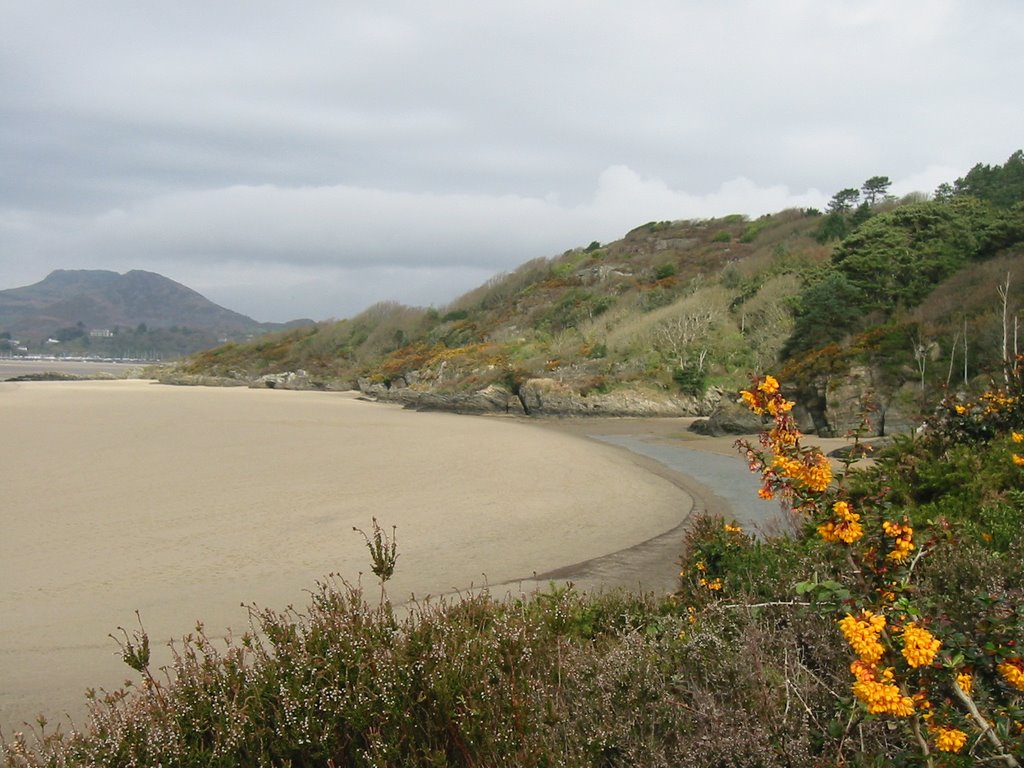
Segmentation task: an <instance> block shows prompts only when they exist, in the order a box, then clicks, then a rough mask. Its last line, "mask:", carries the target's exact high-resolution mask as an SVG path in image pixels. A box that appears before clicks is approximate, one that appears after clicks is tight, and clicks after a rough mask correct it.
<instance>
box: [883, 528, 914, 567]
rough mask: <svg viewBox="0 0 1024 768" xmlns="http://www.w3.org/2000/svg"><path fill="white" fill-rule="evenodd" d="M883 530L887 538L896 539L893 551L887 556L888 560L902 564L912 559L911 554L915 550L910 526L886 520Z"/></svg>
mask: <svg viewBox="0 0 1024 768" xmlns="http://www.w3.org/2000/svg"><path fill="white" fill-rule="evenodd" d="M882 530H883V531H884V532H885V535H886V536H891V537H892V538H893V539H895V541H894V542H893V548H892V551H891V552H889V554H887V555H886V556H885V557H886V559H888V560H892V561H893V562H896V563H902V562H904V561H905V560H906V559H907V558H908V557H910V553H911V551H913V549H914V529H913V528H911V527H910V526H909V525H901V524H899V523H891V522H889V521H888V520H886V521H885V522H883V523H882Z"/></svg>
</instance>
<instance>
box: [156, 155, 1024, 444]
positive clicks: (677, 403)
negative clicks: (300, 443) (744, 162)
mask: <svg viewBox="0 0 1024 768" xmlns="http://www.w3.org/2000/svg"><path fill="white" fill-rule="evenodd" d="M1022 167H1024V155H1022V153H1021V152H1017V153H1015V154H1014V155H1012V156H1011V157H1010V159H1009V160H1008V161H1007V163H1006V164H1005V166H995V167H989V166H980V165H979V166H977V167H976V168H975V169H972V171H971V172H970V173H969V174H967V175H966V176H965V177H964V178H962V179H958V180H957V181H956V182H955V184H947V185H943V187H940V189H939V190H938V191H937V193H936V195H935V196H934V197H933V198H932V199H928V198H927V197H926V196H924V195H912V196H909V197H907V198H905V199H902V200H895V199H892V198H891V197H889V196H887V195H886V194H885V192H886V190H887V188H888V184H889V182H888V179H886V178H885V177H878V176H876V177H872V178H870V179H869V180H868V181H867V182H865V184H864V186H863V187H862V189H860V190H858V189H854V188H851V189H846V190H842V191H840V192H838V193H836V195H835V196H834V198H833V200H832V202H831V203H830V205H829V209H828V210H827V211H825V212H820V211H816V210H803V211H798V210H789V211H782V212H780V213H777V214H773V215H768V216H763V217H761V218H759V219H757V220H754V221H751V220H748V219H747V218H746V217H743V216H726V217H723V218H716V219H708V220H699V221H662V222H649V223H647V224H644V225H642V226H639V227H637V228H636V229H634V230H632V231H631V232H629V233H627V234H626V235H625V237H623V238H622V239H621V240H618V241H616V242H613V243H607V244H601V243H597V242H594V243H591V244H590V245H589V246H586V247H579V248H574V249H571V250H568V251H566V252H565V253H563V254H562V255H560V256H558V257H555V258H550V259H547V258H541V259H535V260H533V261H529V262H526V263H525V264H523V265H522V266H521V267H519V268H518V269H516V270H515V271H514V272H512V273H510V274H503V275H498V276H496V277H494V278H493V279H491V280H490V281H488V282H487V283H486V284H484V285H482V286H480V287H479V288H477V289H475V290H474V291H471V292H470V293H468V294H466V295H464V296H462V297H461V298H458V299H456V300H455V301H453V302H452V303H451V304H449V305H448V306H446V307H444V308H441V309H421V308H413V307H406V306H401V305H398V304H380V305H377V306H375V307H372V308H370V309H368V310H367V311H365V312H363V313H362V314H360V315H358V316H356V317H354V318H351V319H348V320H343V321H340V322H336V323H327V324H320V325H317V326H310V327H308V328H303V329H298V330H293V331H290V332H286V333H280V334H272V335H269V336H265V337H261V338H259V339H256V340H254V341H252V342H250V343H247V344H229V345H227V346H224V347H220V348H217V349H215V350H211V351H208V352H205V353H203V354H200V355H197V356H195V357H193V358H191V359H190V360H188V361H185V363H184V364H183V365H182V366H180V367H179V369H178V370H177V371H175V373H174V374H173V375H174V376H176V377H178V379H179V380H185V379H187V377H189V376H193V377H205V380H210V378H211V377H230V378H235V379H243V380H248V381H256V380H258V379H260V380H261V381H263V382H269V384H270V385H285V386H318V387H327V386H331V387H344V386H348V387H359V388H360V389H362V390H363V391H364V392H367V393H369V394H372V395H374V396H376V397H380V398H385V399H390V400H396V401H399V402H405V403H407V404H409V405H412V406H416V407H435V408H449V409H455V410H465V411H502V410H514V411H526V412H529V413H549V414H565V413H572V414H577V413H601V414H645V413H646V414H650V413H658V414H664V415H669V414H676V415H678V414H704V413H708V412H709V411H711V410H712V409H713V408H714V407H715V406H716V404H717V403H718V402H719V400H720V399H721V394H722V392H723V391H729V390H735V389H736V388H737V387H738V386H740V385H742V384H743V383H744V382H746V381H747V379H748V376H749V374H750V373H752V372H756V371H763V370H767V369H777V368H778V367H779V366H780V365H783V364H784V365H785V368H784V373H785V375H786V377H787V381H786V383H787V385H789V386H790V387H791V388H792V389H793V390H794V393H796V394H798V400H799V401H800V402H801V405H802V406H803V407H802V410H801V418H802V421H803V423H804V424H805V426H806V427H807V428H809V429H815V430H817V431H819V432H822V433H833V432H840V431H844V430H845V429H846V428H848V427H850V426H856V423H855V422H853V423H851V422H852V420H853V419H854V416H853V413H854V412H856V411H859V410H862V409H863V408H864V407H865V406H867V405H868V400H869V399H871V400H872V401H873V402H874V404H875V406H876V407H878V408H880V411H881V412H880V420H879V424H880V429H884V428H885V424H888V425H889V427H890V428H904V427H906V426H908V425H910V424H913V423H914V422H916V421H917V420H918V418H919V416H920V413H919V412H918V411H919V409H920V407H921V405H920V404H921V403H923V402H924V399H923V394H924V393H925V391H926V390H927V391H934V390H935V389H937V388H942V387H945V386H947V385H949V384H953V383H955V382H960V383H961V384H962V385H963V386H966V387H971V386H976V385H978V384H980V383H984V381H986V380H987V377H988V376H989V375H991V374H993V373H997V372H998V371H999V369H1000V366H1001V364H1002V361H1003V360H1004V359H1005V358H1007V357H1008V356H1009V353H1010V346H1011V342H1010V338H1011V337H1012V327H1013V318H1014V317H1015V316H1016V315H1017V313H1018V312H1019V309H1020V307H1021V306H1024V274H1022V272H1024V270H1021V269H1020V265H1021V264H1022V263H1024V260H1022V254H1024V203H1022V201H1024V182H1022V180H1021V179H1022V178H1024V174H1021V172H1020V171H1021V168H1022ZM862 192H863V194H864V198H863V201H861V200H860V197H861V193H862ZM1015 273H1016V274H1015ZM1000 286H1002V287H1000ZM1000 291H1003V292H1005V294H1006V301H1005V313H1004V303H1003V301H1002V299H1001V298H1000V296H1001V293H1000ZM1004 315H1005V316H1004ZM1004 326H1005V327H1006V328H1007V329H1008V330H1007V334H1004V333H1003V329H1004ZM1004 336H1005V337H1006V339H1007V341H1006V343H1004ZM965 344H966V355H965V353H964V348H965ZM299 371H302V372H303V375H299V376H295V375H290V376H285V374H289V373H291V374H295V373H296V372H299ZM954 371H955V372H956V373H957V375H956V376H954V375H953V372H954ZM261 377H262V379H261ZM846 380H852V381H854V385H853V389H852V390H844V391H841V392H840V391H837V387H838V384H839V382H840V381H846Z"/></svg>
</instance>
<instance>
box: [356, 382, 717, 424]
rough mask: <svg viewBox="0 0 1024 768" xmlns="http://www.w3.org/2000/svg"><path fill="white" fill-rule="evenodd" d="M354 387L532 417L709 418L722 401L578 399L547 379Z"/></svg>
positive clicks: (442, 407) (660, 395) (630, 394)
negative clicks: (465, 386)
mask: <svg viewBox="0 0 1024 768" xmlns="http://www.w3.org/2000/svg"><path fill="white" fill-rule="evenodd" d="M358 385H359V389H360V391H361V392H362V393H363V394H364V395H366V396H367V397H372V398H374V399H376V400H381V401H385V402H391V403H400V404H402V405H404V406H405V407H406V408H412V409H417V410H434V411H451V412H454V413H517V414H525V415H532V416H698V415H701V414H702V413H710V412H711V411H712V410H713V409H714V407H715V406H716V405H717V403H718V400H719V399H720V398H721V391H720V390H717V389H712V390H710V391H709V392H708V394H707V395H705V397H704V398H703V399H697V398H693V397H687V396H685V395H671V394H668V393H664V392H657V391H653V390H646V389H638V388H634V389H621V390H614V391H612V392H603V393H602V392H590V393H587V394H582V393H581V392H580V391H579V390H578V389H576V388H574V387H572V386H571V385H569V384H567V383H563V382H559V381H556V380H555V379H546V378H534V379H527V380H526V381H524V382H522V383H520V384H519V386H518V387H517V389H516V391H515V392H513V391H511V390H510V389H507V388H505V387H502V386H499V385H494V384H492V385H490V386H488V387H485V388H483V389H480V390H476V391H472V392H446V391H443V390H440V389H437V388H429V387H425V386H422V385H420V386H407V385H405V382H402V383H400V384H398V385H396V383H395V382H390V383H383V382H374V381H371V380H368V379H360V381H359V382H358Z"/></svg>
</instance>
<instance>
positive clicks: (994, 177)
mask: <svg viewBox="0 0 1024 768" xmlns="http://www.w3.org/2000/svg"><path fill="white" fill-rule="evenodd" d="M944 191H945V190H944ZM952 192H953V194H956V195H970V196H972V197H976V198H978V199H979V200H984V201H986V202H989V203H991V204H992V205H995V206H998V207H1000V208H1009V207H1011V206H1013V205H1017V204H1019V203H1020V202H1021V201H1024V150H1020V149H1018V150H1017V151H1016V152H1014V153H1013V154H1012V155H1010V157H1009V159H1007V161H1006V163H1004V164H1003V165H1001V166H1000V165H993V166H989V165H983V164H982V163H978V164H977V165H975V166H974V167H973V168H971V170H970V171H968V172H967V174H966V175H965V176H964V177H963V178H959V179H957V180H956V181H955V182H954V184H953V189H952Z"/></svg>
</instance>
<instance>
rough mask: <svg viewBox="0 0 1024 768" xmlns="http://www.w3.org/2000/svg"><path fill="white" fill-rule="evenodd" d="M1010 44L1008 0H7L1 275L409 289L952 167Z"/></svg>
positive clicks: (1011, 138)
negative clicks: (117, 274) (667, 226)
mask: <svg viewBox="0 0 1024 768" xmlns="http://www.w3.org/2000/svg"><path fill="white" fill-rule="evenodd" d="M1021 51H1024V6H1022V5H1021V4H1019V3H1011V2H996V3H991V4H976V3H968V2H966V0H942V1H941V2H935V1H934V0H908V1H907V2H901V3H892V2H880V1H877V0H874V1H871V2H852V0H851V1H850V2H845V1H843V0H840V1H839V2H835V3H826V4H821V3H813V2H810V0H783V1H782V2H776V3H763V2H756V1H755V0H740V1H738V2H731V3H724V4H722V3H718V4H711V3H698V2H677V1H676V0H642V1H641V2H637V3H632V4H628V5H627V4H621V3H616V2H611V1H610V0H598V1H597V2H586V3H584V2H580V1H578V0H567V1H566V2H558V3H549V2H548V3H541V2H528V3H518V4H491V3H485V4H481V3H477V2H470V1H469V0H454V1H453V2H449V3H445V4H444V5H443V6H439V5H437V4H424V3H420V2H412V0H408V1H406V2H396V3H388V4H380V3H369V2H347V3H336V2H328V1H327V0H315V1H313V2H308V3H303V4H302V5H301V6H293V5H289V4H286V3H280V2H269V0H254V1H253V2H248V3H245V4H220V3H205V2H199V1H198V0H179V2H175V3H171V4H167V3H154V2H147V1H143V2H129V0H95V2H90V3H88V4H82V3H77V2H68V1H61V0H35V2H32V3H27V2H26V3H16V2H11V3H5V4H4V24H3V25H2V26H0V176H2V178H3V179H4V183H3V184H2V185H0V274H3V275H4V276H5V277H4V280H3V282H4V283H7V284H8V285H13V284H17V283H16V282H15V281H18V280H24V281H28V280H30V279H39V277H41V276H42V274H45V272H46V271H49V269H52V268H59V267H74V266H95V267H108V268H115V267H117V268H129V269H130V268H151V267H149V266H147V265H152V264H166V265H167V266H168V268H176V269H181V270H184V272H182V274H184V275H187V276H188V277H189V279H195V280H198V281H199V283H200V284H197V285H195V286H193V287H196V288H198V289H202V288H203V287H204V285H206V286H207V287H209V288H210V289H211V290H221V289H223V290H226V291H229V292H230V284H231V282H232V281H239V284H240V285H241V284H242V283H245V284H246V285H248V286H249V287H248V288H247V289H246V291H247V292H248V294H251V295H256V294H258V293H260V291H262V292H263V294H266V295H267V296H268V297H269V296H270V295H272V294H273V291H274V286H275V282H274V280H273V279H272V277H271V276H272V275H278V280H277V283H276V285H284V284H287V285H293V286H297V287H295V288H294V291H293V293H292V296H293V300H292V301H291V303H288V302H286V301H284V300H281V301H280V302H278V303H279V304H280V306H281V307H282V310H281V311H288V310H285V309H284V307H286V306H290V307H293V310H291V311H289V313H290V314H294V315H301V314H314V312H313V310H309V311H304V307H309V306H313V305H314V299H313V294H314V288H315V286H316V285H317V284H320V285H323V286H326V285H328V284H330V285H332V286H333V287H334V288H333V289H332V290H333V291H334V292H333V293H332V294H330V295H327V293H326V290H325V293H324V296H325V297H326V298H324V299H323V301H318V302H316V304H315V305H316V306H317V307H321V308H324V307H333V306H334V303H335V297H337V296H341V295H345V296H348V297H350V298H349V299H346V300H345V301H344V302H340V301H339V303H341V304H344V305H345V306H349V304H348V303H347V302H355V303H358V301H360V300H361V299H360V297H361V296H362V297H365V298H369V297H370V296H371V295H373V297H374V299H376V298H397V299H401V296H397V295H395V296H391V297H389V296H380V297H378V296H377V294H376V291H377V288H378V287H383V286H385V285H386V284H388V283H389V280H387V279H383V278H381V279H379V280H378V279H377V278H374V277H373V275H377V274H385V273H384V272H374V271H373V270H387V269H396V270H399V271H398V272H396V273H394V274H393V275H392V277H393V278H394V279H393V280H391V281H390V282H391V284H392V285H400V286H401V290H403V291H404V290H406V287H405V286H406V284H408V286H410V287H409V289H408V290H409V295H412V294H413V293H414V291H413V290H412V287H414V286H417V285H430V284H433V283H431V281H430V280H429V279H426V278H424V277H423V275H424V274H427V273H426V272H424V271H423V270H428V271H429V270H431V269H433V270H442V271H446V272H445V274H446V277H445V278H444V279H441V280H438V281H437V286H438V289H437V290H438V291H440V290H441V289H442V287H443V285H444V284H446V283H447V284H449V285H451V286H454V285H456V284H460V285H461V283H460V279H459V278H458V277H456V273H458V274H459V275H462V276H465V277H466V278H467V279H469V276H472V277H473V278H475V277H478V276H479V275H481V274H483V275H486V274H487V273H488V272H489V271H490V272H493V271H499V270H504V269H510V268H513V267H514V266H515V265H516V264H518V263H521V262H522V261H525V260H527V259H530V258H533V257H535V256H542V255H551V254H554V253H558V252H561V251H562V250H565V249H566V248H570V247H573V246H574V245H580V244H585V243H587V242H589V241H590V240H594V239H597V240H602V241H606V240H609V239H613V238H615V237H618V236H620V235H621V234H622V233H623V232H625V231H626V230H628V229H630V228H632V227H633V226H636V225H637V224H640V223H642V222H644V221H647V220H650V219H656V218H697V217H707V216H714V215H724V214H727V213H733V212H743V213H749V214H752V215H756V214H759V213H763V212H767V211H773V210H778V209H780V208H784V207H787V206H792V205H798V206H804V205H816V206H820V205H822V204H823V202H824V201H825V200H827V199H828V197H829V196H830V195H831V194H832V193H833V192H834V191H836V190H838V189H840V188H843V187H847V186H854V185H858V184H859V183H860V182H861V181H863V179H865V178H867V177H868V176H870V175H873V174H876V173H878V174H885V175H888V176H890V177H891V178H893V179H894V181H898V182H900V183H904V184H905V185H911V184H915V183H921V184H924V183H926V182H927V183H929V184H931V182H932V181H933V180H935V179H936V178H937V176H938V173H940V172H944V173H948V174H949V175H947V176H946V177H945V178H938V181H949V180H952V179H953V178H955V177H956V176H957V175H960V174H962V173H964V172H965V171H966V170H967V169H968V168H969V167H970V166H971V165H973V164H974V163H975V162H978V161H983V162H1002V161H1003V160H1004V159H1005V158H1006V157H1007V156H1008V155H1009V153H1010V152H1012V151H1014V150H1015V149H1017V148H1019V142H1020V139H1019V126H1020V125H1021V124H1024V105H1022V104H1021V103H1020V101H1019V100H1015V99H1013V98H1012V96H1011V94H1013V93H1015V92H1016V90H1017V87H1018V83H1017V78H1018V73H1019V71H1020V69H1021V66H1022V60H1021V57H1022V53H1021ZM935 183H937V182H935ZM896 187H897V185H896V184H894V189H896ZM933 188H934V186H933V185H932V186H929V187H927V188H923V189H921V191H926V192H927V191H931V189H933ZM901 191H903V190H902V188H901ZM906 191H910V190H906ZM221 269H223V270H226V271H223V272H218V274H221V275H222V276H223V275H224V274H230V275H232V277H231V279H223V278H218V279H219V282H218V281H216V280H212V279H209V278H210V275H212V274H213V273H214V272H216V271H217V270H221ZM316 270H323V274H324V275H332V276H333V277H330V278H329V279H328V278H326V277H325V278H324V279H322V280H319V281H318V280H317V279H316V276H315V272H316ZM157 271H159V270H157ZM39 272H41V273H42V274H35V273H39ZM30 273H31V274H32V275H34V276H30ZM246 274H248V275H250V277H249V278H246V277H245V275H246ZM255 275H263V278H261V279H263V280H264V281H265V282H263V283H262V284H261V285H263V286H264V287H263V288H260V287H259V286H257V284H256V283H255V282H253V281H255V280H256V277H255ZM169 276H171V277H175V276H174V275H169ZM175 279H181V278H180V277H175ZM204 280H207V282H206V283H203V281H204ZM463 282H464V281H463ZM301 286H305V287H301ZM359 286H365V290H362V289H360V287H359ZM241 293H243V292H238V291H236V292H235V293H233V294H230V295H231V296H232V297H234V296H235V295H240V294H241ZM261 295H262V294H261ZM447 298H451V297H450V296H449V297H447ZM444 300H445V297H440V298H437V296H436V294H434V293H431V294H430V301H431V302H434V303H443V301H444ZM268 301H269V298H268V299H267V300H266V301H262V302H261V304H262V305H268V304H267V302H268ZM268 306H269V305H268ZM356 309H358V307H356ZM275 311H276V310H275ZM318 311H326V310H325V309H320V310H318ZM331 311H332V312H333V309H332V310H331Z"/></svg>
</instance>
